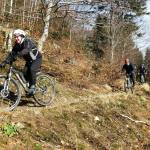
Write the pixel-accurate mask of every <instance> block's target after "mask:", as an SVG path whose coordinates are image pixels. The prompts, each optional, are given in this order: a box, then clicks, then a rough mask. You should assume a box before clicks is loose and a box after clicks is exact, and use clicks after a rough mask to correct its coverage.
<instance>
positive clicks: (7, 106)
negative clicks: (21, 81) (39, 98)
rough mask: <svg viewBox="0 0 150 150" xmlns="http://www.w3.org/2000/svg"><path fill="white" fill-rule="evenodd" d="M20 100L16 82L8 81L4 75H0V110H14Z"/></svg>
mask: <svg viewBox="0 0 150 150" xmlns="http://www.w3.org/2000/svg"><path fill="white" fill-rule="evenodd" d="M20 99H21V92H20V88H19V85H18V82H17V81H15V80H14V79H10V80H8V79H7V77H6V76H5V75H0V110H2V111H11V110H13V109H15V108H16V107H17V106H18V104H19V102H20Z"/></svg>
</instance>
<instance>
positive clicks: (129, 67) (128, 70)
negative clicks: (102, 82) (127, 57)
mask: <svg viewBox="0 0 150 150" xmlns="http://www.w3.org/2000/svg"><path fill="white" fill-rule="evenodd" d="M124 70H125V71H126V74H132V73H134V67H133V65H132V64H131V63H130V64H129V65H127V64H124V65H123V67H122V71H124Z"/></svg>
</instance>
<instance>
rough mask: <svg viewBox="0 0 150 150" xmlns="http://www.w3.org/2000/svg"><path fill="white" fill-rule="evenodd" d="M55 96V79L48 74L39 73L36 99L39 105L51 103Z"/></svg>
mask: <svg viewBox="0 0 150 150" xmlns="http://www.w3.org/2000/svg"><path fill="white" fill-rule="evenodd" d="M54 97H55V80H54V78H52V77H50V76H49V75H47V74H44V73H40V74H38V75H37V80H36V90H35V94H34V99H35V100H36V102H37V103H38V104H39V105H42V106H47V105H49V104H50V103H51V102H52V101H53V99H54Z"/></svg>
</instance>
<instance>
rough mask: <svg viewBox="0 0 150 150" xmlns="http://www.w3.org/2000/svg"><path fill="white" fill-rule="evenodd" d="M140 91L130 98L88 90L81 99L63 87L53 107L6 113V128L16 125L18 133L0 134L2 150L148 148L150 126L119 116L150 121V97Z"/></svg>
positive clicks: (129, 96)
mask: <svg viewBox="0 0 150 150" xmlns="http://www.w3.org/2000/svg"><path fill="white" fill-rule="evenodd" d="M140 91H141V90H140ZM140 91H138V90H137V91H136V93H135V94H134V95H130V94H125V93H122V92H120V93H108V94H102V93H96V92H94V91H88V90H83V91H78V93H79V94H78V95H77V93H76V92H77V91H71V90H70V89H67V88H66V87H64V88H63V87H62V88H61V87H60V85H59V89H57V97H56V102H55V103H54V104H53V106H52V107H51V108H50V107H47V108H37V107H22V106H19V107H18V108H17V110H16V111H14V112H10V113H1V117H0V122H1V127H2V126H4V125H6V123H10V124H15V125H16V126H17V128H18V129H19V132H18V134H16V135H13V136H12V137H8V136H7V134H6V133H4V132H3V131H2V130H1V132H0V138H1V140H0V149H5V150H6V149H9V150H12V149H16V150H24V149H25V150H26V149H29V150H34V149H35V150H41V149H43V150H53V149H62V150H63V149H64V150H74V149H77V150H96V149H99V150H101V149H102V150H103V149H114V150H116V149H136V150H137V149H140V150H141V149H149V148H150V140H149V139H150V132H149V131H150V126H147V125H145V124H142V123H135V122H132V121H131V120H129V119H127V118H124V117H122V116H121V115H120V114H124V115H128V116H129V117H131V118H134V119H137V120H144V121H145V120H146V121H149V119H150V118H149V114H150V101H149V95H148V94H147V93H143V92H142V93H141V92H140Z"/></svg>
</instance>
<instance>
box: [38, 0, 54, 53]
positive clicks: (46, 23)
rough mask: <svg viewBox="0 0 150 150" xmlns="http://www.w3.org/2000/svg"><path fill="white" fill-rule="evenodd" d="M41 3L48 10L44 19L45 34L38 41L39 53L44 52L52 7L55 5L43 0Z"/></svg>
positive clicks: (48, 0)
mask: <svg viewBox="0 0 150 150" xmlns="http://www.w3.org/2000/svg"><path fill="white" fill-rule="evenodd" d="M41 2H42V4H43V7H44V8H45V9H46V12H45V16H44V18H43V21H44V28H43V34H42V36H41V38H40V39H39V41H38V49H39V51H41V52H42V49H43V45H44V42H45V41H46V39H47V37H48V32H49V25H50V19H51V12H52V6H53V5H54V2H53V1H52V0H41Z"/></svg>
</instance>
